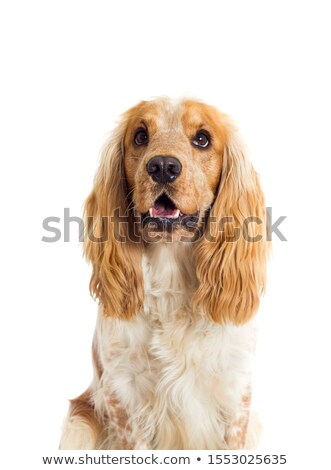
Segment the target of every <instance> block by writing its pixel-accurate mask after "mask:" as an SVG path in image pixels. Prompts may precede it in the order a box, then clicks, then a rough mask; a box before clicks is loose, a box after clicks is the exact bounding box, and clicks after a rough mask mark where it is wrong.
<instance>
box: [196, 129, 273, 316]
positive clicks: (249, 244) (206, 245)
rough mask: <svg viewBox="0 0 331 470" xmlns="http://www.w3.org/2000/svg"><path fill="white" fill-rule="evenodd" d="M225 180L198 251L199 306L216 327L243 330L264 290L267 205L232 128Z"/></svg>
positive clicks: (220, 187)
mask: <svg viewBox="0 0 331 470" xmlns="http://www.w3.org/2000/svg"><path fill="white" fill-rule="evenodd" d="M227 129H228V132H227V137H226V143H225V146H224V150H223V163H222V174H221V180H220V184H219V189H218V194H217V196H216V199H215V201H214V203H213V207H212V209H211V211H210V215H209V219H208V223H207V227H206V232H205V234H204V236H203V238H202V239H201V241H200V242H199V243H198V245H197V247H196V251H195V256H196V265H197V268H196V269H197V277H198V280H199V282H200V285H199V288H198V290H197V291H196V293H195V297H194V302H195V304H196V305H198V306H200V308H201V311H202V312H203V313H205V314H207V315H208V316H209V318H210V319H211V320H212V321H214V322H216V323H224V322H227V321H230V322H232V323H234V324H237V325H238V324H242V323H244V322H246V321H247V320H249V319H250V318H251V317H252V316H253V314H254V313H255V312H256V310H257V308H258V305H259V298H260V295H261V293H262V292H263V291H264V287H265V270H266V252H267V245H266V225H265V217H266V214H265V202H264V195H263V193H262V190H261V187H260V184H259V179H258V176H257V175H256V173H255V171H254V169H253V167H252V165H251V164H250V162H249V161H248V160H247V158H246V156H245V150H244V147H243V144H242V143H241V140H240V138H239V135H238V132H237V130H236V128H235V127H234V126H233V125H232V124H228V125H227Z"/></svg>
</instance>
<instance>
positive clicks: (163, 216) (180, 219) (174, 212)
mask: <svg viewBox="0 0 331 470" xmlns="http://www.w3.org/2000/svg"><path fill="white" fill-rule="evenodd" d="M198 220H199V211H197V212H195V213H194V214H184V213H183V212H181V211H180V210H179V209H178V208H177V207H176V205H175V203H174V202H173V201H172V200H171V199H170V198H169V197H168V196H167V195H166V194H165V193H163V194H161V196H159V197H158V198H157V199H156V200H155V202H154V204H153V206H152V207H151V208H150V209H149V211H148V212H147V213H146V214H144V215H143V218H142V223H143V225H146V224H147V223H154V224H155V225H157V226H159V227H160V226H162V227H163V228H167V227H170V226H173V225H182V226H185V227H186V228H190V227H191V228H194V227H195V226H196V224H197V222H198Z"/></svg>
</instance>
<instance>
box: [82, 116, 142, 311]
mask: <svg viewBox="0 0 331 470" xmlns="http://www.w3.org/2000/svg"><path fill="white" fill-rule="evenodd" d="M126 126H127V119H126V118H123V119H122V122H121V123H120V124H119V126H118V127H117V129H116V130H115V131H114V132H113V134H112V136H111V138H110V139H109V140H108V141H107V142H106V144H105V146H104V148H103V150H102V154H101V162H100V166H99V169H98V171H97V174H96V176H95V181H94V187H93V190H92V192H91V194H90V195H89V196H88V198H87V200H86V202H85V211H84V212H85V227H86V230H85V240H84V253H85V256H86V258H87V259H88V260H89V261H91V263H92V267H93V272H92V277H91V282H90V291H91V294H92V295H93V296H94V297H96V298H97V299H99V301H100V304H101V305H102V307H103V312H104V314H105V315H112V316H117V317H119V318H122V319H130V318H132V317H133V316H134V315H135V314H136V313H137V312H138V311H139V310H140V309H141V308H142V306H143V288H142V273H141V245H140V244H139V243H135V241H134V240H132V236H131V234H130V227H131V228H132V225H133V216H132V215H131V211H130V210H129V200H128V190H127V186H126V178H125V174H124V163H123V157H124V155H123V140H124V135H125V131H126Z"/></svg>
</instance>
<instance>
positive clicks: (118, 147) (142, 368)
mask: <svg viewBox="0 0 331 470" xmlns="http://www.w3.org/2000/svg"><path fill="white" fill-rule="evenodd" d="M265 220H266V213H265V201H264V195H263V192H262V190H261V187H260V183H259V178H258V176H257V174H256V172H255V170H254V169H253V166H252V164H251V163H250V162H249V160H248V158H247V156H246V150H245V147H244V144H243V142H242V140H241V138H240V136H239V132H238V130H237V127H236V126H235V125H234V123H233V122H232V121H231V119H230V118H229V117H228V116H227V115H225V114H223V113H221V112H220V111H218V110H217V109H216V108H215V107H213V106H211V105H207V104H204V103H202V102H200V101H197V100H191V99H182V100H178V101H173V100H170V99H168V98H163V97H162V98H158V99H154V100H150V101H143V102H140V103H139V104H138V105H136V106H135V107H133V108H131V109H130V110H129V111H127V112H126V113H125V114H124V115H123V116H122V118H121V120H120V122H119V124H118V126H117V128H116V129H115V130H114V132H113V133H112V135H111V137H110V138H109V139H108V141H107V142H106V144H105V146H104V148H103V150H102V155H101V162H100V166H99V168H98V170H97V173H96V176H95V181H94V187H93V189H92V192H91V193H90V195H89V196H88V198H87V200H86V202H85V228H86V232H85V238H84V253H85V256H86V258H87V259H88V260H89V261H90V262H91V264H92V268H93V271H92V277H91V282H90V290H91V293H92V295H93V296H94V297H95V298H96V299H98V301H99V311H98V317H97V324H96V329H95V334H94V339H93V346H92V359H93V367H94V376H93V380H92V382H91V384H90V386H89V387H88V388H87V390H86V391H85V392H84V393H83V394H82V395H80V396H79V397H78V398H76V399H74V400H71V402H70V408H69V413H68V416H67V418H66V420H65V423H64V427H63V432H62V437H61V442H60V448H61V449H247V448H252V447H253V446H255V445H256V439H257V438H256V435H257V431H258V424H257V421H256V420H254V419H253V418H254V415H253V414H252V413H251V412H250V402H251V378H250V363H251V358H252V355H253V354H254V344H255V320H254V316H255V313H256V311H257V309H258V306H259V299H260V296H261V294H262V293H263V292H264V288H265V271H266V258H267V251H268V243H267V241H266V222H265Z"/></svg>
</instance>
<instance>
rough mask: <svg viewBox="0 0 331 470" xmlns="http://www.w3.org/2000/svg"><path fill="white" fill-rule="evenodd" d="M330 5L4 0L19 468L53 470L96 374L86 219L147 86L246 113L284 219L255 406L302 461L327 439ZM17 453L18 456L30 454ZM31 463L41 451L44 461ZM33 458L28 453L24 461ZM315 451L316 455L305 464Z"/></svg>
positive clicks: (6, 347)
mask: <svg viewBox="0 0 331 470" xmlns="http://www.w3.org/2000/svg"><path fill="white" fill-rule="evenodd" d="M328 7H329V3H328V2H327V1H326V2H322V1H318V0H317V1H310V2H305V1H301V2H296V1H277V2H276V1H265V0H263V1H262V0H260V1H256V0H249V1H247V0H246V1H239V0H234V1H221V0H219V1H216V0H215V1H212V0H205V1H204V2H201V1H200V2H199V1H196V0H190V1H185V0H177V1H171V0H168V1H167V2H165V1H159V2H158V1H147V0H141V1H139V2H138V1H95V2H92V1H70V0H69V1H56V2H55V1H34V0H33V1H30V2H23V1H15V0H14V1H11V2H9V1H7V2H1V7H0V44H1V46H0V47H1V70H2V71H1V105H0V106H1V109H0V113H1V139H0V146H1V149H0V150H1V184H0V191H1V210H2V217H1V227H2V230H1V246H2V255H1V276H2V282H1V286H2V295H1V333H0V334H1V342H0V347H1V371H2V386H1V403H2V413H1V423H2V425H1V428H2V438H1V442H2V445H3V449H2V450H1V452H2V459H5V460H6V462H7V464H6V468H18V466H19V465H18V461H20V460H19V459H22V465H24V466H25V467H27V468H30V465H31V468H32V466H33V468H39V467H38V465H39V464H40V467H42V464H41V455H52V454H54V453H55V450H56V449H57V446H58V441H59V437H60V429H61V424H62V421H63V418H64V416H65V414H66V412H67V398H73V397H75V396H77V395H78V394H80V393H82V392H83V391H84V389H85V388H86V387H87V385H88V383H89V381H90V379H91V376H92V375H91V374H92V369H91V365H90V364H91V360H90V345H91V341H92V335H93V329H94V324H95V319H96V304H95V303H94V301H93V300H92V299H91V298H90V296H89V292H88V283H89V276H90V268H89V267H88V266H87V265H86V263H85V261H84V260H83V259H82V254H81V246H80V244H79V242H78V225H77V224H74V223H72V224H71V226H70V230H71V236H70V242H64V240H63V238H62V239H61V240H60V241H58V242H57V243H45V242H42V241H41V238H42V236H43V235H45V233H44V230H43V228H42V221H43V219H44V218H45V217H49V216H57V217H60V218H61V223H60V225H59V228H60V229H61V230H62V229H63V213H64V208H69V209H70V215H73V216H81V214H82V211H81V207H82V203H83V201H84V199H85V197H86V196H87V194H88V192H89V190H90V189H91V185H92V180H93V176H94V172H95V170H96V166H97V162H98V157H99V150H100V147H101V146H102V144H103V142H104V140H105V138H106V136H107V133H108V132H109V131H110V130H111V129H112V128H113V127H114V123H115V122H116V119H117V118H118V116H119V114H120V113H122V112H123V111H125V110H126V109H127V108H129V107H130V106H132V105H134V104H135V103H137V102H138V101H140V100H142V99H148V98H151V97H154V96H160V95H167V96H170V97H180V96H183V95H184V96H192V97H196V98H199V99H202V100H204V101H206V102H208V103H211V104H214V105H216V106H218V107H219V108H220V109H221V110H222V111H224V112H227V113H228V114H230V115H231V116H232V117H233V118H234V120H235V121H236V122H237V123H238V125H239V127H240V129H241V132H242V135H243V137H244V139H245V141H246V143H247V146H248V149H249V153H250V158H251V160H252V162H253V164H254V166H255V168H256V170H257V171H258V173H259V174H260V176H261V182H262V185H263V188H264V191H265V194H266V199H267V205H268V206H270V207H272V210H273V218H274V220H276V219H277V218H278V217H280V216H287V218H286V220H285V221H284V222H283V223H282V225H281V226H280V229H281V231H282V232H283V234H284V235H285V236H286V238H287V239H288V241H287V242H281V241H280V240H279V239H277V238H274V243H273V256H272V259H271V262H270V265H269V271H268V284H267V292H266V295H265V297H264V299H263V301H262V305H261V308H260V312H259V324H260V330H259V340H258V347H257V355H256V361H255V374H254V382H255V384H254V389H253V393H254V407H255V409H257V410H259V412H260V415H261V418H262V421H263V423H264V428H265V430H264V435H263V439H262V442H261V446H260V449H259V450H260V451H261V452H266V453H287V455H288V460H289V463H288V465H287V468H290V469H296V468H309V466H311V465H313V463H314V462H315V464H316V468H326V467H325V466H323V467H322V466H320V467H318V463H317V462H319V461H320V462H323V459H324V458H325V457H326V456H327V448H328V444H329V437H330V432H329V423H330V418H331V416H330V407H329V390H330V388H329V387H330V386H329V374H330V366H329V359H330V344H329V343H330V339H329V338H330V327H331V320H330V314H331V309H330V300H329V279H330V274H329V270H330V243H329V229H330V223H329V211H328V205H329V201H330V191H329V188H330V183H329V179H330V170H331V165H330V163H329V161H330V158H331V155H330V137H329V133H330V109H331V96H330V83H331V73H330V59H329V58H330V47H329V44H330V43H331V37H330V36H331V34H330V26H329V21H330V14H329V11H328ZM15 459H16V460H15ZM31 462H33V465H32V463H31ZM22 465H21V466H22ZM305 465H307V466H305Z"/></svg>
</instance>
